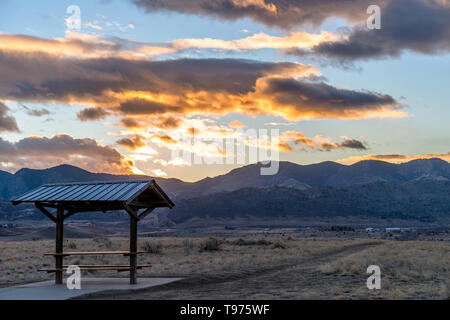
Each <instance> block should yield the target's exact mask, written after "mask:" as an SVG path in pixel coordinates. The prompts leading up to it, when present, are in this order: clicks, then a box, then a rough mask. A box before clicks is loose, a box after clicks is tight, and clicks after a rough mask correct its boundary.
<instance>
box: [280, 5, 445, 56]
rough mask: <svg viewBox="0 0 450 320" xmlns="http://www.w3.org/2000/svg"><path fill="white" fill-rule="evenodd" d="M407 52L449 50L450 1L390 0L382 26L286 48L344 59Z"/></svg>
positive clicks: (301, 53) (362, 27)
mask: <svg viewBox="0 0 450 320" xmlns="http://www.w3.org/2000/svg"><path fill="white" fill-rule="evenodd" d="M405 51H412V52H417V53H422V54H439V53H448V52H450V3H449V2H448V1H441V0H395V1H394V0H391V1H389V2H388V3H387V5H386V6H385V7H384V8H383V9H382V12H381V29H379V30H377V29H374V30H369V29H367V27H365V25H358V26H355V27H353V28H350V29H349V32H348V33H347V38H346V39H342V40H340V41H332V42H331V41H324V42H322V43H320V44H318V45H316V46H314V47H313V48H312V49H310V50H309V49H299V48H297V49H292V48H291V49H287V50H286V53H288V54H291V55H297V56H304V55H312V56H314V57H318V56H319V57H320V56H321V57H325V58H330V59H334V60H338V61H341V62H343V63H345V62H349V61H354V60H357V59H362V60H367V59H380V58H386V57H398V56H400V55H401V54H402V53H403V52H405Z"/></svg>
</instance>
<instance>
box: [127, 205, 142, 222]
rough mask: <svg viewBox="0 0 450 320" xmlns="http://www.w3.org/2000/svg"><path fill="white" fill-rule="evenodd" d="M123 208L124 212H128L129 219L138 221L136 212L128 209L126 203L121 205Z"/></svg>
mask: <svg viewBox="0 0 450 320" xmlns="http://www.w3.org/2000/svg"><path fill="white" fill-rule="evenodd" d="M123 208H124V209H125V211H126V212H128V214H129V215H130V216H131V217H133V218H135V219H136V220H139V216H138V212H137V211H136V210H134V209H133V208H132V207H130V206H129V205H127V204H126V203H124V204H123Z"/></svg>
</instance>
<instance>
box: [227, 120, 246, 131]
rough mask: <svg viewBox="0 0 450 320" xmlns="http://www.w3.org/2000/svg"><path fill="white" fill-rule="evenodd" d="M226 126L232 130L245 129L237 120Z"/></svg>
mask: <svg viewBox="0 0 450 320" xmlns="http://www.w3.org/2000/svg"><path fill="white" fill-rule="evenodd" d="M228 126H229V127H230V128H233V129H239V128H245V124H243V123H242V122H240V121H239V120H234V121H232V122H230V123H229V124H228Z"/></svg>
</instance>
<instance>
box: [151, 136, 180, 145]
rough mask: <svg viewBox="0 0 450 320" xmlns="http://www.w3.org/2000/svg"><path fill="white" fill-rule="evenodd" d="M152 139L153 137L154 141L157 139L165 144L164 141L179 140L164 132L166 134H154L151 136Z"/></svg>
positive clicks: (172, 141) (175, 141) (171, 142)
mask: <svg viewBox="0 0 450 320" xmlns="http://www.w3.org/2000/svg"><path fill="white" fill-rule="evenodd" d="M150 139H152V140H153V141H155V140H156V141H159V142H161V143H163V144H164V143H170V144H175V143H177V142H178V141H177V140H175V139H173V138H172V137H171V136H169V135H167V134H164V135H161V134H154V135H152V136H151V138H150Z"/></svg>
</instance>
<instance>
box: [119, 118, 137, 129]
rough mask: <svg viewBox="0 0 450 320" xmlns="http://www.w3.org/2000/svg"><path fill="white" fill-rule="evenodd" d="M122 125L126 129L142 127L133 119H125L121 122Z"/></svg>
mask: <svg viewBox="0 0 450 320" xmlns="http://www.w3.org/2000/svg"><path fill="white" fill-rule="evenodd" d="M119 124H120V125H122V126H124V127H125V128H129V129H131V128H139V127H140V126H141V125H140V124H139V122H138V121H137V120H136V119H133V118H123V119H121V120H120V123H119Z"/></svg>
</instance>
